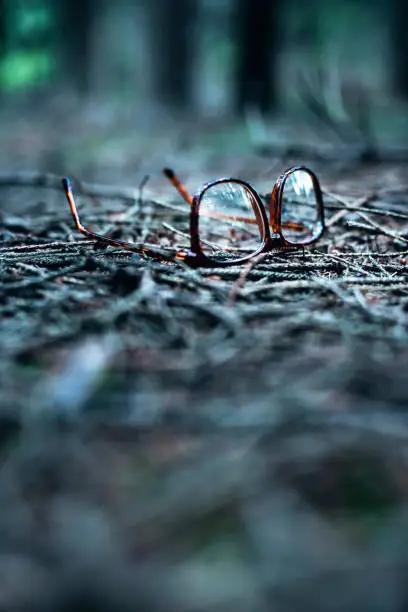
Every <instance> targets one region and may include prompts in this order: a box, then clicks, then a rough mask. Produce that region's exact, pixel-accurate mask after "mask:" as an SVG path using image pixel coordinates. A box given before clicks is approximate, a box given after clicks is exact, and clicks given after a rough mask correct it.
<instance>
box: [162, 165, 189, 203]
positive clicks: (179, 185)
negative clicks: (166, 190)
mask: <svg viewBox="0 0 408 612" xmlns="http://www.w3.org/2000/svg"><path fill="white" fill-rule="evenodd" d="M163 174H164V176H165V177H166V178H168V179H169V181H170V183H171V184H172V185H174V187H175V188H176V189H177V191H178V192H179V194H180V195H181V197H182V198H184V199H185V201H186V202H187V204H190V206H191V205H192V204H193V198H192V197H191V195H190V194H189V193H188V191H187V189H186V188H185V187H184V185H183V184H182V183H181V182H180V181H179V179H178V178H177V175H176V173H175V172H174V170H172V169H171V168H164V169H163Z"/></svg>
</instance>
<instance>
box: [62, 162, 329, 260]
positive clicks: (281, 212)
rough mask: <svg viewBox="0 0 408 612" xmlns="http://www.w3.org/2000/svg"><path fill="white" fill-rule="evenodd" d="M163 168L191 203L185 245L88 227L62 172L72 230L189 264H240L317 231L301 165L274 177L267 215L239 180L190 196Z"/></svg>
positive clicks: (310, 181)
mask: <svg viewBox="0 0 408 612" xmlns="http://www.w3.org/2000/svg"><path fill="white" fill-rule="evenodd" d="M163 172H164V175H165V176H166V177H167V178H168V179H169V180H170V181H171V183H172V184H173V185H174V187H175V188H176V189H177V191H178V192H179V193H180V195H181V196H182V197H183V198H184V200H185V201H186V202H187V203H188V204H189V205H190V207H191V208H190V228H189V229H190V236H189V238H190V248H189V249H186V250H174V252H172V253H171V254H170V253H169V251H167V250H164V249H160V248H158V249H156V248H154V249H153V248H147V247H146V246H140V245H138V244H137V243H133V242H126V241H123V240H117V239H116V238H113V237H112V236H109V235H107V232H101V233H98V232H94V231H92V230H91V229H89V228H88V227H85V226H84V225H83V224H82V223H81V220H80V218H79V214H78V209H77V206H76V203H75V199H74V195H73V193H72V187H71V182H70V180H69V179H68V178H64V179H63V180H62V185H63V188H64V191H65V195H66V197H67V200H68V204H69V207H70V209H71V213H72V215H73V217H74V221H75V225H76V227H77V229H78V231H80V232H81V233H82V234H84V235H85V236H87V237H88V238H95V239H96V240H98V241H102V242H104V243H106V244H109V245H112V246H120V247H123V248H125V249H128V250H131V251H133V252H135V253H138V254H139V255H141V256H142V257H152V258H153V259H155V260H157V261H183V262H185V263H186V264H188V265H190V266H193V267H198V266H203V267H225V266H231V265H238V264H242V263H245V262H247V261H248V260H250V259H252V258H253V257H256V256H257V255H260V254H261V253H268V252H270V251H280V250H288V249H294V248H301V247H303V246H307V245H309V244H312V243H313V242H316V240H318V239H319V238H320V237H321V236H322V234H323V231H324V207H323V197H322V191H321V188H320V184H319V181H318V179H317V177H316V175H315V174H314V173H313V172H312V171H311V170H309V169H308V168H306V167H304V166H295V167H293V168H289V169H288V170H286V171H285V172H284V173H283V174H281V176H280V177H279V178H278V179H277V181H276V182H275V185H274V187H273V190H272V193H271V196H270V200H269V219H268V215H267V212H266V209H265V205H264V203H263V201H262V198H261V196H260V195H259V194H258V193H257V192H256V191H255V189H254V188H253V187H251V185H249V183H246V182H245V181H241V180H239V179H234V178H221V179H217V180H215V181H212V182H210V183H207V184H206V185H204V187H203V188H202V189H201V191H199V192H198V193H197V195H195V196H194V197H192V196H191V195H190V194H189V193H188V191H187V189H186V188H185V186H184V185H183V184H182V183H181V182H180V181H179V179H178V178H177V176H176V174H175V173H174V171H173V170H171V169H169V168H165V169H164V170H163Z"/></svg>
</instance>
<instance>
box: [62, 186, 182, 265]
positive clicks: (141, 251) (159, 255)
mask: <svg viewBox="0 0 408 612" xmlns="http://www.w3.org/2000/svg"><path fill="white" fill-rule="evenodd" d="M62 186H63V189H64V192H65V195H66V198H67V200H68V204H69V208H70V210H71V213H72V216H73V217H74V221H75V225H76V228H77V230H78V231H79V232H81V233H82V234H84V235H85V236H88V238H95V239H96V240H100V241H102V242H106V243H107V244H111V245H112V246H122V247H124V248H126V249H128V250H130V251H132V252H133V253H137V254H138V255H141V256H142V257H146V256H148V257H151V258H153V259H154V260H156V261H175V260H179V261H184V260H185V258H186V254H185V253H182V252H179V251H175V252H174V253H173V254H169V253H168V252H166V251H160V250H159V249H157V250H153V249H148V248H145V247H138V246H136V245H133V244H130V243H128V242H124V241H123V240H114V239H112V238H108V237H107V236H102V235H101V234H96V233H94V232H91V231H90V230H88V229H87V228H86V227H84V226H83V225H82V223H81V221H80V219H79V215H78V210H77V207H76V203H75V198H74V194H73V193H72V186H71V181H70V180H69V178H63V179H62Z"/></svg>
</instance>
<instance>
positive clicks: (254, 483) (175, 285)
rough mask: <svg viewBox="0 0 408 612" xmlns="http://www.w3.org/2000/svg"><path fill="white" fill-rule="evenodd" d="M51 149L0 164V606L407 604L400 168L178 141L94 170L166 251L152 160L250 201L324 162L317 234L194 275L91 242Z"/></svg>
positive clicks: (168, 215)
mask: <svg viewBox="0 0 408 612" xmlns="http://www.w3.org/2000/svg"><path fill="white" fill-rule="evenodd" d="M123 155H124V154H123ZM129 155H130V156H131V153H129ZM339 157H341V156H339ZM44 159H45V160H51V161H49V163H48V165H47V161H44V162H43V163H42V164H41V167H40V169H39V171H38V172H37V170H38V168H35V170H36V172H33V173H30V172H23V171H22V170H21V169H20V168H17V169H13V170H10V168H9V167H8V166H7V159H6V156H5V160H4V165H3V167H4V168H5V171H4V172H3V173H0V203H1V207H2V212H1V224H0V238H1V247H0V274H1V297H0V317H1V325H0V347H1V351H0V381H1V406H0V421H1V422H0V432H1V436H0V443H1V446H0V449H1V453H2V467H1V471H0V497H1V502H0V542H1V550H0V608H1V609H4V610H20V609H23V608H24V609H27V608H25V606H27V605H28V606H29V609H33V610H34V609H38V610H40V609H41V610H44V609H48V607H49V609H50V610H51V609H52V610H60V609H61V610H70V609H71V607H70V606H71V605H72V609H73V606H77V607H78V606H81V605H82V606H83V608H85V607H87V606H88V607H87V609H96V606H98V608H97V609H98V610H103V609H106V610H135V609H140V610H153V611H155V610H161V609H162V608H164V607H166V610H167V611H169V610H173V609H174V610H177V611H178V612H182V611H186V612H187V611H188V612H189V611H193V610H194V611H197V612H198V611H201V610H202V611H203V612H204V611H208V610H211V611H213V610H214V611H215V610H217V611H218V610H220V611H221V610H222V611H224V610H238V611H240V610H242V611H245V612H246V611H252V610H254V609H258V610H277V611H281V610H282V611H286V610H288V611H289V610H299V609H302V610H303V609H306V610H313V611H319V610H321V611H322V612H323V611H324V612H327V611H330V610H344V609H347V610H349V611H350V612H352V611H354V610H355V611H357V610H358V611H359V612H362V611H364V610H367V612H368V611H370V612H372V611H373V610H384V611H385V610H386V611H387V612H391V611H393V610H395V611H401V610H405V609H406V606H408V592H407V589H406V574H407V571H408V553H407V550H408V548H407V543H408V542H407V534H408V505H407V503H408V454H407V451H408V428H407V417H406V408H407V400H408V384H407V367H408V317H407V308H408V267H407V263H408V180H407V169H408V165H404V164H403V163H399V164H395V163H393V164H389V163H381V162H378V163H375V164H374V163H357V164H356V163H355V161H354V160H347V159H346V160H343V161H342V160H341V159H340V160H336V161H333V162H330V161H329V160H328V159H324V155H323V156H320V157H319V158H318V159H316V157H315V158H313V159H310V160H309V159H307V158H306V157H305V156H304V155H303V156H299V155H296V154H295V153H294V152H292V153H287V152H286V154H279V153H274V154H269V155H263V156H260V155H257V154H255V153H248V154H247V155H244V156H242V155H241V156H239V157H238V156H236V155H230V156H227V155H224V154H221V155H209V154H208V151H206V150H203V151H202V152H201V154H200V150H198V149H194V150H193V151H192V150H189V148H188V146H186V147H184V150H182V151H179V152H178V153H177V152H176V153H174V154H172V155H170V154H168V155H167V156H166V155H164V154H162V155H160V154H157V155H156V156H155V157H154V159H153V158H152V157H150V158H149V156H148V155H147V154H145V155H144V156H143V163H142V164H141V163H139V164H138V163H137V162H136V161H135V160H133V158H131V157H130V158H129V157H127V158H126V163H125V162H124V163H123V164H121V165H120V172H119V171H117V172H116V173H115V168H112V167H111V170H110V172H108V171H106V173H104V172H103V171H99V173H97V172H95V173H92V172H91V171H89V172H88V176H89V177H90V179H92V180H90V181H89V183H88V182H85V183H84V186H85V188H86V189H87V191H88V192H89V193H91V194H93V195H94V196H97V197H98V200H99V202H100V204H101V206H102V207H103V210H106V214H107V213H108V211H109V209H110V207H111V206H112V205H114V204H118V203H120V202H122V203H123V202H124V203H125V205H126V206H129V207H132V213H133V215H134V216H132V221H134V231H135V232H136V233H137V234H138V235H139V236H141V237H145V238H146V236H149V241H154V240H155V237H156V240H157V241H158V242H162V236H163V235H164V234H163V227H168V225H169V224H170V225H171V223H172V217H173V216H174V215H175V214H179V213H175V212H174V210H173V208H172V207H174V206H175V205H176V206H178V207H179V208H180V207H182V206H183V204H182V202H180V200H179V199H178V196H177V194H176V193H173V191H172V187H171V186H170V185H167V184H166V182H165V180H164V179H163V178H162V177H161V175H160V172H159V169H160V167H161V166H162V165H169V164H171V165H175V166H176V169H179V170H180V173H181V174H182V176H183V178H185V180H186V183H187V185H188V186H189V187H191V189H192V190H193V191H194V189H196V188H198V187H199V186H200V185H201V184H202V182H204V181H205V180H208V179H211V178H216V177H217V176H220V175H234V176H239V177H240V178H243V179H246V180H249V181H250V182H251V183H252V184H253V185H254V186H255V187H258V188H259V190H260V192H261V193H264V194H267V193H268V190H269V191H270V189H271V187H272V185H273V181H274V179H275V178H276V177H277V176H278V175H279V174H280V172H281V171H282V170H283V169H285V168H286V167H288V166H291V165H294V164H295V163H299V162H301V163H303V164H307V165H309V166H310V167H311V168H313V169H315V170H316V172H317V174H318V176H319V178H320V180H321V183H322V187H323V190H324V197H325V206H326V217H327V225H328V227H327V231H326V234H325V236H324V238H322V239H321V240H320V241H319V242H318V243H317V244H316V245H315V246H314V247H313V248H310V249H307V250H305V251H304V252H296V253H289V254H284V255H283V254H280V255H270V256H268V257H267V258H266V259H264V260H263V261H261V262H259V263H257V264H256V265H254V266H253V267H245V266H241V267H233V268H228V269H210V270H192V269H189V268H187V267H186V266H184V265H182V264H179V263H175V264H164V263H155V262H150V261H147V260H142V259H140V258H139V257H137V256H135V255H134V254H132V253H130V252H126V251H125V250H122V249H119V248H105V247H101V246H100V245H96V244H95V243H94V242H93V241H90V240H86V239H84V238H82V237H81V236H80V235H79V234H78V233H77V232H76V230H75V228H74V226H73V223H72V221H71V219H69V217H68V215H66V217H65V216H64V215H65V212H66V203H65V200H64V195H63V193H62V191H61V189H60V187H59V184H60V183H59V176H57V175H59V174H60V173H63V172H66V171H67V170H66V168H64V169H62V168H61V169H59V166H58V165H59V164H60V161H58V159H57V156H55V155H53V153H52V150H51V152H49V153H48V157H47V155H46V154H45V157H44ZM72 163H73V167H74V168H75V173H77V172H79V167H80V165H81V164H80V163H79V162H77V164H76V166H75V164H74V160H73V161H72ZM104 163H105V164H106V165H108V164H109V156H107V158H106V159H105V162H104ZM61 165H64V164H61ZM46 169H49V173H48V174H45V173H44V174H42V170H44V171H45V170H46ZM147 171H148V172H149V173H151V176H150V180H149V182H148V183H147V184H146V185H145V187H144V188H143V189H142V190H139V189H138V185H139V184H140V182H141V181H142V179H143V177H144V174H145V173H146V172H147ZM156 171H157V172H156ZM85 174H86V173H85ZM103 177H105V180H103ZM81 178H82V176H81ZM87 180H88V179H87ZM102 183H104V185H102ZM126 185H127V187H126ZM131 185H133V187H132V188H131V187H130V186H131ZM186 215H188V211H187V210H186ZM163 224H166V225H163ZM177 239H178V237H175V238H174V240H177ZM166 240H167V242H166V245H168V246H171V244H169V239H168V234H166ZM166 245H165V246H166ZM57 417H58V418H57ZM47 606H48V607H47ZM92 606H94V608H92Z"/></svg>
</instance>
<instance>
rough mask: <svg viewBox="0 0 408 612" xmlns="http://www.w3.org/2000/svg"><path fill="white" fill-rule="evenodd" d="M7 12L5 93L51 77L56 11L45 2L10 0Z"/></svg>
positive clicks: (0, 66)
mask: <svg viewBox="0 0 408 612" xmlns="http://www.w3.org/2000/svg"><path fill="white" fill-rule="evenodd" d="M6 8H7V10H6V14H5V37H6V52H5V54H4V56H3V57H2V59H1V61H0V83H1V86H2V89H3V90H4V91H6V92H12V91H19V90H23V89H27V88H30V87H32V86H36V85H41V84H45V83H46V82H47V80H48V79H49V78H50V76H51V74H52V71H53V68H54V61H53V56H52V45H51V44H50V43H51V42H52V36H53V28H52V26H53V13H52V10H51V7H50V5H49V4H47V3H44V2H37V3H33V2H30V3H29V2H22V1H20V2H15V3H13V2H9V3H8V5H7V6H6Z"/></svg>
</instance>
